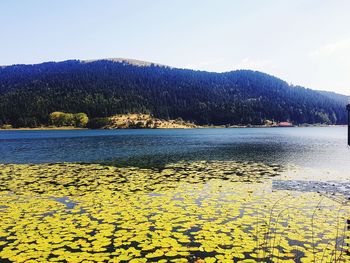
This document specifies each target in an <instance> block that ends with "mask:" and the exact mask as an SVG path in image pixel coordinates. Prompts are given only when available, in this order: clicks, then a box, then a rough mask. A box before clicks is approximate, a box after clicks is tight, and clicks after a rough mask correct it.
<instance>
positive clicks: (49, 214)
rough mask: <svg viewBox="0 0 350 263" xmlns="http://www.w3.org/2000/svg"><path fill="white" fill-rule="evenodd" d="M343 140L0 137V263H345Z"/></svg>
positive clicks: (291, 134)
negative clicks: (52, 262)
mask: <svg viewBox="0 0 350 263" xmlns="http://www.w3.org/2000/svg"><path fill="white" fill-rule="evenodd" d="M346 135H347V129H346V127H312V128H311V127H310V128H266V129H264V128H237V129H236V128H235V129H187V130H180V129H174V130H110V131H109V130H72V131H67V130H65V131H0V262H29V261H31V260H37V261H38V262H51V261H55V262H134V263H135V262H141V263H143V262H169V261H170V262H203V263H204V262H213V263H214V262H271V263H272V262H297V263H303V262H350V221H349V215H350V203H349V200H350V195H349V192H350V173H349V171H350V149H349V147H348V146H347V138H346ZM243 259H247V260H248V261H240V260H243ZM161 260H162V261H161ZM35 262H36V261H35Z"/></svg>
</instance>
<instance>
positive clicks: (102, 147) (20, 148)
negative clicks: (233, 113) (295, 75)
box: [0, 127, 350, 171]
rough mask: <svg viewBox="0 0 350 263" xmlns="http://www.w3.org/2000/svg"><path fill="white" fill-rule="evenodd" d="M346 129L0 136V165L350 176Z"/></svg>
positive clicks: (22, 133)
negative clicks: (274, 169)
mask: <svg viewBox="0 0 350 263" xmlns="http://www.w3.org/2000/svg"><path fill="white" fill-rule="evenodd" d="M346 134H347V130H346V127H312V128H265V129H262V128H260V129H259V128H241V129H188V130H113V131H105V130H77V131H0V162H1V163H48V162H109V163H114V164H118V165H121V164H124V165H133V166H144V167H151V166H155V165H156V166H164V165H165V164H167V163H173V162H178V161H181V160H185V161H200V160H225V161H228V160H233V161H254V162H265V163H278V164H296V165H301V166H303V167H318V168H319V167H321V168H334V169H342V170H344V171H348V170H349V169H350V168H349V166H350V153H349V149H348V148H347V146H346Z"/></svg>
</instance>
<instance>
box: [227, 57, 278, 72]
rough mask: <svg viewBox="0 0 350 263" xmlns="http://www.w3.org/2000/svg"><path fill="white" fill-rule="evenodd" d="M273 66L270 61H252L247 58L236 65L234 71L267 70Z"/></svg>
mask: <svg viewBox="0 0 350 263" xmlns="http://www.w3.org/2000/svg"><path fill="white" fill-rule="evenodd" d="M271 66H272V61H271V60H270V59H252V58H248V57H247V58H243V59H241V60H240V61H239V62H238V63H236V64H234V65H233V69H253V70H267V69H268V68H271Z"/></svg>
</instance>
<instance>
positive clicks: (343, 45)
mask: <svg viewBox="0 0 350 263" xmlns="http://www.w3.org/2000/svg"><path fill="white" fill-rule="evenodd" d="M349 54H350V38H346V39H341V40H338V41H335V42H331V43H328V44H326V45H324V46H321V47H319V48H317V49H315V50H313V51H311V52H310V54H309V55H310V57H331V56H339V55H349Z"/></svg>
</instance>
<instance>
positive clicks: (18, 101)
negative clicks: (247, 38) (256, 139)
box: [0, 59, 346, 127]
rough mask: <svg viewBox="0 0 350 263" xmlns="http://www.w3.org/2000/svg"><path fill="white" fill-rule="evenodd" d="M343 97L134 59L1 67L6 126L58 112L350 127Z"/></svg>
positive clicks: (1, 115)
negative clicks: (273, 121)
mask: <svg viewBox="0 0 350 263" xmlns="http://www.w3.org/2000/svg"><path fill="white" fill-rule="evenodd" d="M344 106H345V105H343V103H342V102H341V100H336V99H333V98H332V97H331V96H326V95H325V94H322V93H320V92H317V91H313V90H310V89H305V88H303V87H298V86H290V85H289V84H288V83H286V82H285V81H283V80H281V79H278V78H276V77H273V76H270V75H268V74H265V73H261V72H256V71H250V70H237V71H231V72H226V73H212V72H203V71H194V70H187V69H176V68H171V67H167V66H162V65H156V64H152V63H147V62H140V61H136V60H123V59H115V60H114V59H108V60H91V61H79V60H70V61H64V62H47V63H42V64H36V65H13V66H6V67H0V125H2V124H11V125H13V126H14V127H35V126H38V125H46V124H48V122H49V118H48V116H49V114H50V113H51V112H54V111H63V112H72V113H76V112H85V113H86V114H87V115H88V116H89V118H90V119H91V118H96V117H108V116H112V115H115V114H126V113H150V114H152V115H153V116H154V117H156V118H160V119H176V118H178V117H181V118H182V119H184V120H186V121H191V122H194V123H196V124H214V125H222V124H262V123H263V122H264V120H266V119H269V120H275V121H286V120H290V121H292V122H293V123H295V124H299V123H328V124H345V123H346V111H345V108H344Z"/></svg>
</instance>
